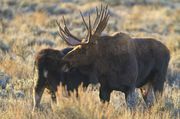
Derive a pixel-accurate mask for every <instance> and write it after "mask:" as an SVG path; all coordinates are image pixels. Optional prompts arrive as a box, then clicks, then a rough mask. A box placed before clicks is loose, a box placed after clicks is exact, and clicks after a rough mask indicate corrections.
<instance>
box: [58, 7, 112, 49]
mask: <svg viewBox="0 0 180 119" xmlns="http://www.w3.org/2000/svg"><path fill="white" fill-rule="evenodd" d="M96 13H97V16H96V19H95V21H94V24H93V29H92V27H91V17H90V15H89V23H88V25H87V23H86V22H85V19H84V17H83V15H82V12H81V11H80V14H81V17H82V20H83V23H84V25H85V27H86V29H87V31H88V33H87V36H86V41H85V42H81V40H80V39H78V38H77V37H75V36H74V35H72V34H71V33H70V31H69V29H68V28H67V25H66V21H65V19H64V17H63V22H64V28H62V27H61V25H60V23H58V22H57V21H56V23H57V25H58V27H59V35H60V37H61V38H62V39H63V40H65V41H66V42H67V43H68V44H69V45H72V46H77V45H83V44H87V43H88V42H89V41H90V40H91V39H92V37H93V36H96V37H99V36H100V35H101V33H102V31H103V30H104V29H105V27H106V25H107V22H108V20H109V13H108V5H106V6H105V7H104V8H103V7H102V5H101V8H100V12H99V9H98V8H97V7H96Z"/></svg>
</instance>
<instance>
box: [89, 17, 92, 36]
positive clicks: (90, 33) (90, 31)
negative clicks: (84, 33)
mask: <svg viewBox="0 0 180 119" xmlns="http://www.w3.org/2000/svg"><path fill="white" fill-rule="evenodd" d="M89 35H90V36H89V37H91V35H92V28H91V15H90V14H89Z"/></svg>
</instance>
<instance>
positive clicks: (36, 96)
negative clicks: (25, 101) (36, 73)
mask: <svg viewBox="0 0 180 119" xmlns="http://www.w3.org/2000/svg"><path fill="white" fill-rule="evenodd" d="M44 89H45V87H44V86H42V87H41V86H38V85H37V86H36V87H35V89H34V106H33V111H34V110H35V108H37V107H39V105H40V101H41V97H42V94H43V92H44Z"/></svg>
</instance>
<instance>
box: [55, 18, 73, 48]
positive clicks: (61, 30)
mask: <svg viewBox="0 0 180 119" xmlns="http://www.w3.org/2000/svg"><path fill="white" fill-rule="evenodd" d="M56 24H57V25H58V27H59V32H58V34H59V36H60V37H61V38H62V39H63V40H64V41H66V43H68V44H69V45H72V44H70V43H69V42H68V40H67V38H66V37H65V34H64V33H65V31H64V30H63V28H62V27H61V25H60V23H59V22H58V21H57V20H56Z"/></svg>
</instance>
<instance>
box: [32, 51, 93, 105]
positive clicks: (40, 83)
mask: <svg viewBox="0 0 180 119" xmlns="http://www.w3.org/2000/svg"><path fill="white" fill-rule="evenodd" d="M70 50H72V48H65V49H63V50H54V49H50V48H48V49H43V50H41V51H40V52H39V53H38V54H37V57H36V61H35V64H36V66H37V69H38V80H37V84H36V86H35V97H34V98H35V99H34V107H38V106H39V104H40V100H41V97H42V94H43V92H44V89H45V88H47V89H49V91H50V93H51V98H52V101H54V102H56V94H55V93H56V92H57V88H58V86H60V84H61V85H62V86H66V88H67V91H68V92H70V91H71V92H73V91H74V90H75V91H76V93H77V95H78V87H79V86H80V85H81V84H82V86H83V87H87V86H88V85H89V84H90V83H91V82H90V77H89V76H88V75H86V74H85V73H84V71H81V70H82V69H81V68H72V69H70V70H68V71H66V69H65V68H66V67H67V66H66V65H68V63H67V62H64V61H62V57H63V56H64V55H65V54H67V53H68V52H69V51H70ZM92 83H94V82H92Z"/></svg>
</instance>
